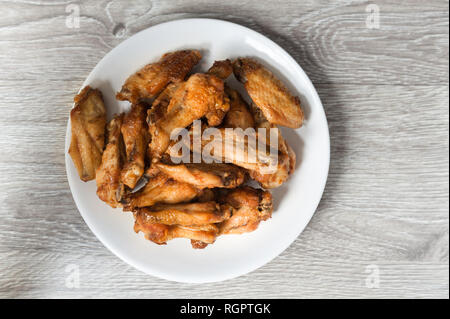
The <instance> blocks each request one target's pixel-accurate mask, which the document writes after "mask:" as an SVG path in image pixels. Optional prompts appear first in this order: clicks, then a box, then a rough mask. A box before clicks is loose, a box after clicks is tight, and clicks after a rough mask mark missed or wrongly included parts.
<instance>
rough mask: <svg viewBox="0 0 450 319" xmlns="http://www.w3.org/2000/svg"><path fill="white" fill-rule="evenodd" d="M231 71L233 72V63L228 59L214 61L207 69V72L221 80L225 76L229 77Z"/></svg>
mask: <svg viewBox="0 0 450 319" xmlns="http://www.w3.org/2000/svg"><path fill="white" fill-rule="evenodd" d="M231 73H233V65H232V64H231V61H230V60H228V59H226V60H221V61H214V64H213V65H212V66H211V67H210V68H209V70H208V74H212V75H215V76H217V77H218V78H220V79H222V80H225V79H226V78H227V77H229V76H230V75H231Z"/></svg>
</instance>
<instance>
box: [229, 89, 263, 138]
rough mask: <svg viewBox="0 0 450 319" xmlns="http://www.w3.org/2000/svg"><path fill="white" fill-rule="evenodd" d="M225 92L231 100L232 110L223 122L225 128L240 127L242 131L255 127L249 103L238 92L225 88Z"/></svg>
mask: <svg viewBox="0 0 450 319" xmlns="http://www.w3.org/2000/svg"><path fill="white" fill-rule="evenodd" d="M225 92H226V93H227V95H228V97H229V98H230V110H229V111H228V113H227V115H225V118H224V120H223V123H222V126H223V127H232V128H237V127H240V128H242V129H244V130H245V129H247V128H249V127H254V126H255V121H254V120H253V116H252V114H251V113H250V111H249V109H248V106H247V103H245V101H244V100H243V99H242V97H241V95H240V94H239V92H238V91H236V90H233V89H232V88H230V87H228V86H225Z"/></svg>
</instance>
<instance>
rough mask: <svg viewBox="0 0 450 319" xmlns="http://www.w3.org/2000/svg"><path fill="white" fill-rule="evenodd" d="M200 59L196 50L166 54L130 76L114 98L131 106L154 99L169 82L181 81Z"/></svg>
mask: <svg viewBox="0 0 450 319" xmlns="http://www.w3.org/2000/svg"><path fill="white" fill-rule="evenodd" d="M201 57H202V56H201V54H200V52H199V51H197V50H182V51H175V52H170V53H166V54H164V55H163V56H162V58H161V59H160V60H159V61H158V62H156V63H151V64H148V65H146V66H144V67H143V68H142V69H140V70H139V71H138V72H136V73H135V74H133V75H131V76H130V77H129V78H128V79H127V80H126V81H125V83H124V85H123V86H122V90H121V91H120V92H119V93H117V95H116V98H117V99H118V100H122V101H125V100H128V101H130V102H131V103H133V104H135V103H138V102H139V101H140V100H142V99H148V98H154V97H155V96H157V95H158V94H159V93H160V92H161V91H162V90H163V89H164V88H165V87H166V85H167V84H169V83H170V82H180V81H183V80H184V78H185V77H186V75H187V74H188V73H189V71H190V70H191V69H192V68H193V67H194V66H195V65H196V64H197V63H198V62H199V61H200V59H201Z"/></svg>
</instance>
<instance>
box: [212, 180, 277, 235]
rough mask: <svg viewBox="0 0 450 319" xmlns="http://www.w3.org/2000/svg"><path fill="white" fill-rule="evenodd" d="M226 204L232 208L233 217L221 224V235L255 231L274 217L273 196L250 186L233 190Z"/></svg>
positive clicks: (225, 200)
mask: <svg viewBox="0 0 450 319" xmlns="http://www.w3.org/2000/svg"><path fill="white" fill-rule="evenodd" d="M224 202H225V203H226V204H228V205H230V206H231V207H232V216H231V218H229V219H227V220H225V221H224V222H222V223H220V224H219V230H220V233H221V234H242V233H246V232H251V231H254V230H255V229H256V228H257V227H258V225H259V223H260V221H262V220H267V219H269V218H270V217H271V216H272V210H273V206H272V195H271V194H270V193H269V192H267V191H264V190H262V189H254V188H251V187H248V186H244V187H241V188H236V189H233V190H231V191H229V193H228V194H227V195H226V197H225V199H224ZM223 206H224V205H223ZM225 207H227V206H225Z"/></svg>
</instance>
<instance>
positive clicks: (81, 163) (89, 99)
mask: <svg viewBox="0 0 450 319" xmlns="http://www.w3.org/2000/svg"><path fill="white" fill-rule="evenodd" d="M74 102H75V107H74V108H73V109H72V111H71V112H70V123H71V132H72V139H71V142H70V147H69V154H70V156H71V157H72V160H73V163H74V165H75V167H76V169H77V171H78V175H79V176H80V178H81V180H83V181H85V182H86V181H89V180H92V179H94V178H95V170H96V169H97V167H98V166H99V165H100V163H101V161H102V153H103V147H104V144H105V125H106V109H105V105H104V103H103V97H102V93H101V92H100V91H99V90H97V89H93V88H91V87H89V86H86V87H85V88H84V89H83V90H81V92H80V93H79V94H78V95H77V96H75V98H74Z"/></svg>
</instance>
